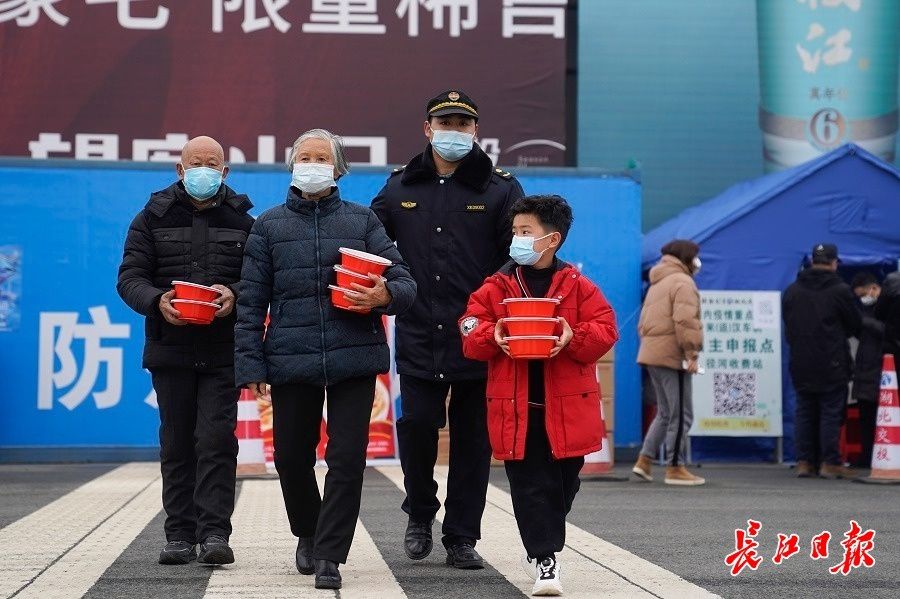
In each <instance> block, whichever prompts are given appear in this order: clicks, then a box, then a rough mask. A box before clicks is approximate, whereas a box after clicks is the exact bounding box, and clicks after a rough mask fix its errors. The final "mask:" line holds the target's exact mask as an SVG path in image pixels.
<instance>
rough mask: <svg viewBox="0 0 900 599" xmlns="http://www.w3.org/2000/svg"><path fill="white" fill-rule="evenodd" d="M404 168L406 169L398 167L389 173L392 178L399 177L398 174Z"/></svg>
mask: <svg viewBox="0 0 900 599" xmlns="http://www.w3.org/2000/svg"><path fill="white" fill-rule="evenodd" d="M405 168H406V167H405V166H398V167H397V168H395V169H393V170H392V171H391V176H392V177H393V176H394V175H399V174H400V173H402V172H403V169H405Z"/></svg>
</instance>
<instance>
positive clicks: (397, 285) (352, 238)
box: [235, 187, 416, 386]
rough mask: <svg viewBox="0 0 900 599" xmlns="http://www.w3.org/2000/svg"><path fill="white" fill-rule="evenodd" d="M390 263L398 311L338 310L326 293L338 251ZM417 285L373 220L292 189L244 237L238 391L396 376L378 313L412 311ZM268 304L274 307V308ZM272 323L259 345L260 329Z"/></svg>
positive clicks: (336, 196) (351, 207)
mask: <svg viewBox="0 0 900 599" xmlns="http://www.w3.org/2000/svg"><path fill="white" fill-rule="evenodd" d="M340 247H348V248H352V249H356V250H362V251H365V252H369V253H372V254H377V255H379V256H382V257H384V258H387V259H388V260H390V261H391V262H393V263H394V264H393V266H391V267H389V268H388V269H387V270H386V271H385V273H384V276H385V278H386V279H387V283H386V286H387V289H388V291H389V292H390V294H391V296H392V302H391V304H390V305H388V306H386V307H385V308H383V309H382V310H377V311H376V310H373V311H372V312H371V313H370V314H355V313H352V312H348V311H346V310H341V309H338V308H335V307H334V306H333V305H332V303H331V291H330V290H329V289H328V286H329V285H334V284H335V282H336V281H335V272H334V269H333V266H334V265H335V264H339V263H340V262H341V255H340V253H339V252H338V248H340ZM415 296H416V284H415V281H414V280H413V279H412V277H411V276H410V274H409V269H408V268H407V266H406V264H404V262H403V257H402V256H401V255H400V252H398V251H397V248H396V247H395V246H394V244H393V243H392V242H391V240H390V239H389V238H388V236H387V234H386V233H385V231H384V227H383V226H382V225H381V222H380V221H379V220H378V218H377V217H376V216H375V214H374V213H373V212H372V211H371V210H369V209H368V208H366V207H365V206H361V205H359V204H355V203H352V202H346V201H343V200H341V196H340V192H339V191H338V190H337V189H335V190H334V192H333V193H332V194H331V195H329V196H327V197H325V198H322V199H320V200H318V201H311V200H304V199H302V198H301V197H300V193H299V191H298V190H297V189H295V188H294V187H291V188H290V190H289V191H288V195H287V200H286V202H285V203H284V204H282V205H280V206H276V207H275V208H271V209H270V210H266V211H265V212H263V213H262V214H261V215H260V216H259V218H258V219H257V220H256V223H254V225H253V228H252V229H251V230H250V236H249V237H248V238H247V247H246V251H245V253H244V265H243V269H242V271H241V294H240V296H239V298H238V304H237V312H238V319H237V325H236V326H235V382H236V383H237V384H238V386H244V385H246V384H247V383H253V382H260V381H265V382H267V383H269V384H272V385H283V384H287V383H306V384H311V385H319V386H327V385H332V384H335V383H339V382H341V381H344V380H347V379H349V378H354V377H360V376H375V375H376V374H378V373H382V372H387V371H388V370H389V369H390V350H389V348H388V345H387V340H386V337H385V331H384V327H383V326H382V323H381V315H382V314H399V313H401V312H404V311H406V310H407V309H408V308H409V307H410V306H411V305H412V303H413V300H414V299H415ZM270 304H271V308H270ZM267 310H270V323H269V327H268V330H267V331H266V335H265V340H263V323H264V321H265V318H266V311H267Z"/></svg>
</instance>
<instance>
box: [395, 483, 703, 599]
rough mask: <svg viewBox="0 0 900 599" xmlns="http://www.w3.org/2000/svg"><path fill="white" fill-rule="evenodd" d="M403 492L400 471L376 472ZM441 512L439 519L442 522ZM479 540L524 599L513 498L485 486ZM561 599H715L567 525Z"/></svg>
mask: <svg viewBox="0 0 900 599" xmlns="http://www.w3.org/2000/svg"><path fill="white" fill-rule="evenodd" d="M379 471H381V472H382V473H383V474H384V475H385V476H387V477H388V478H389V479H390V480H391V481H393V482H394V484H396V485H397V486H398V487H399V488H400V489H403V473H402V472H401V471H400V469H399V468H379ZM435 479H436V480H437V482H438V495H439V496H441V497H444V496H446V495H445V494H446V492H447V470H446V468H445V467H438V468H436V470H435ZM443 515H444V511H443V507H442V508H441V511H440V512H438V519H439V520H441V519H443ZM481 534H482V538H481V540H480V541H479V542H478V551H479V553H480V554H481V555H482V557H484V558H485V560H486V561H487V562H488V563H490V565H491V566H493V567H494V568H496V569H497V571H498V572H500V573H501V574H502V575H503V576H504V577H505V578H506V579H507V580H509V581H510V582H511V583H512V584H514V585H516V587H518V588H519V589H520V590H522V592H523V593H525V594H530V593H531V587H532V584H533V581H532V580H530V579H528V578H527V576H526V575H525V572H524V571H523V570H522V567H521V565H520V563H519V560H520V558H521V555H522V553H523V552H524V549H523V548H522V542H521V539H520V537H519V531H518V528H517V526H516V521H515V517H514V516H513V509H512V499H511V498H510V496H509V494H508V493H506V492H505V491H503V490H501V489H499V488H497V487H495V486H494V485H490V486H489V488H488V496H487V506H486V507H485V513H484V518H483V520H482V523H481ZM558 557H559V560H560V564H561V565H562V577H561V580H562V583H563V589H564V592H565V596H566V597H569V598H570V599H572V598H575V599H580V598H583V599H594V598H596V597H598V596H602V597H605V598H606V597H609V598H621V599H631V598H642V597H661V598H665V599H669V598H671V599H694V598H697V599H699V598H701V597H702V598H712V597H716V595H713V594H711V593H709V592H708V591H706V590H704V589H702V588H700V587H698V586H696V585H694V584H692V583H690V582H688V581H686V580H684V579H683V578H681V577H679V576H677V575H675V574H672V573H671V572H669V571H667V570H665V569H663V568H660V567H659V566H657V565H655V564H652V563H650V562H648V561H646V560H643V559H641V558H639V557H637V556H636V555H634V554H632V553H630V552H628V551H626V550H624V549H622V548H620V547H617V546H615V545H613V544H612V543H608V542H606V541H604V540H602V539H600V538H598V537H596V536H594V535H592V534H591V533H589V532H587V531H585V530H582V529H580V528H578V527H577V526H574V525H572V524H568V525H567V527H566V549H565V550H563V551H562V553H560V554H559V556H558Z"/></svg>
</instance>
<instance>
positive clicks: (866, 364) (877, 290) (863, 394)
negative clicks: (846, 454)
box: [850, 272, 884, 468]
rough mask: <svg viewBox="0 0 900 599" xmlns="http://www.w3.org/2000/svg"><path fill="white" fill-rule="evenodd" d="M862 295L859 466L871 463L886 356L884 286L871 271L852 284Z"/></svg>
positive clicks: (856, 381) (856, 374)
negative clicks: (879, 313)
mask: <svg viewBox="0 0 900 599" xmlns="http://www.w3.org/2000/svg"><path fill="white" fill-rule="evenodd" d="M850 286H851V288H852V289H853V294H854V295H855V296H856V297H857V298H859V302H860V312H861V313H862V328H861V329H860V333H859V337H858V340H859V344H858V346H857V350H856V360H855V365H854V369H853V391H852V397H853V399H855V400H856V405H857V406H858V408H859V436H860V444H861V446H862V451H861V453H860V457H859V462H858V463H857V465H858V466H859V467H860V468H868V467H869V466H871V464H872V446H873V444H874V443H875V419H876V417H877V415H878V398H879V395H880V394H881V368H882V363H883V360H882V358H883V355H884V323H882V322H881V321H880V320H878V319H877V318H875V306H876V305H877V301H878V298H879V297H880V296H881V285H879V284H878V279H877V278H875V275H873V274H872V273H870V272H861V273H858V274H857V275H856V276H855V277H853V281H852V282H851V283H850Z"/></svg>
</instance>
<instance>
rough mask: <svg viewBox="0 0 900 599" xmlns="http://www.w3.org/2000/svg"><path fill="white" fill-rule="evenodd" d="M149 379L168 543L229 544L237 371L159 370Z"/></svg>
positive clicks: (234, 455)
mask: <svg viewBox="0 0 900 599" xmlns="http://www.w3.org/2000/svg"><path fill="white" fill-rule="evenodd" d="M151 374H152V376H153V388H154V389H155V390H156V400H157V403H158V404H159V419H160V427H159V445H160V452H159V457H160V461H161V462H162V478H163V496H162V499H163V507H164V508H165V510H166V525H165V528H166V540H168V541H187V542H189V543H196V542H202V541H204V540H206V538H207V537H208V536H210V535H218V536H221V537H224V538H225V539H228V537H229V536H230V535H231V514H232V512H233V511H234V485H235V472H236V470H237V453H238V442H237V438H236V437H235V435H234V429H235V426H236V425H237V401H238V390H237V388H236V387H235V385H234V369H233V368H232V367H231V366H227V367H223V368H214V369H210V370H202V371H198V370H191V369H187V368H160V369H154V370H153V371H152V373H151Z"/></svg>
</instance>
